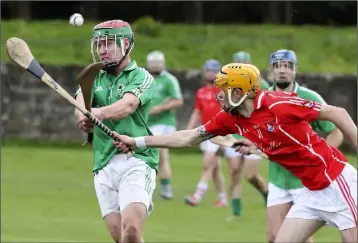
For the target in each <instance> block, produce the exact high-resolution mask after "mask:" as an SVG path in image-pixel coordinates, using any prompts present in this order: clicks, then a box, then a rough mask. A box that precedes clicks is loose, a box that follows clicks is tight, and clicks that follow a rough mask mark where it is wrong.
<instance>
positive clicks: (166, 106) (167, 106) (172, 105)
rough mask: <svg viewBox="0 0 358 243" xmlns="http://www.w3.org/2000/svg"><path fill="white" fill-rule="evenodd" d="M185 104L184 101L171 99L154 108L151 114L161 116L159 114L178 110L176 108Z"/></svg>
mask: <svg viewBox="0 0 358 243" xmlns="http://www.w3.org/2000/svg"><path fill="white" fill-rule="evenodd" d="M183 103H184V101H183V99H170V100H169V101H167V102H163V103H162V104H160V105H157V106H155V107H153V108H152V109H151V111H150V113H149V114H151V115H154V114H159V113H162V112H165V111H169V110H172V109H176V108H179V107H180V106H182V105H183Z"/></svg>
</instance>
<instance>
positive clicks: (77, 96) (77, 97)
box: [75, 92, 85, 120]
mask: <svg viewBox="0 0 358 243" xmlns="http://www.w3.org/2000/svg"><path fill="white" fill-rule="evenodd" d="M76 100H77V101H78V102H80V103H81V104H83V106H84V105H85V102H84V100H83V94H82V92H79V93H78V94H77V95H76ZM83 116H84V115H83V114H82V112H81V111H79V110H78V109H76V108H75V117H76V118H77V119H78V120H79V119H80V118H82V117H83Z"/></svg>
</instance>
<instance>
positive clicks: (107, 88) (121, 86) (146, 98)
mask: <svg viewBox="0 0 358 243" xmlns="http://www.w3.org/2000/svg"><path fill="white" fill-rule="evenodd" d="M154 82H155V81H154V79H153V77H152V75H150V74H149V72H148V71H147V70H145V69H144V68H141V67H138V66H137V64H136V62H135V61H131V62H130V63H129V64H128V65H127V66H126V67H125V68H124V70H123V71H122V72H121V73H120V74H119V75H118V76H113V75H110V74H108V73H107V72H105V71H100V73H99V74H98V75H97V77H96V79H95V80H94V83H93V89H92V98H93V101H92V107H94V108H99V107H103V106H108V105H111V104H113V103H115V102H116V101H118V100H120V99H122V97H123V95H124V94H125V93H132V94H134V95H135V96H137V97H138V98H139V100H140V104H139V106H138V108H137V109H136V110H135V112H134V113H133V114H131V115H130V116H128V117H126V118H123V119H118V120H104V121H103V123H104V124H105V125H106V126H107V127H108V128H109V129H111V130H112V131H116V132H118V133H120V134H123V135H128V136H131V137H137V136H148V135H152V133H151V132H150V130H149V128H148V126H147V120H148V114H149V110H150V108H151V100H152V98H153V94H154ZM78 92H79V91H78ZM93 135H94V136H93V143H92V145H93V163H94V165H93V171H94V172H96V171H98V170H100V169H102V168H103V167H104V166H106V164H107V163H108V162H109V161H110V159H111V158H112V157H113V156H114V155H115V154H119V153H122V152H121V151H120V150H119V149H117V148H116V147H115V146H114V144H113V140H112V138H110V137H109V136H108V135H107V134H106V133H104V132H103V131H102V130H101V129H100V128H98V127H95V128H94V131H93ZM133 152H134V156H135V157H137V158H138V159H141V160H143V161H144V162H146V163H147V164H148V165H149V166H150V167H151V168H153V169H155V170H157V169H158V164H159V152H158V149H152V148H145V149H136V150H134V151H133Z"/></svg>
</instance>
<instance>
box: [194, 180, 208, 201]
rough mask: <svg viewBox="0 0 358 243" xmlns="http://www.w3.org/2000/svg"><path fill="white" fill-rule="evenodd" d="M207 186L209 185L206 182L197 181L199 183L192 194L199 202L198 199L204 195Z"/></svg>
mask: <svg viewBox="0 0 358 243" xmlns="http://www.w3.org/2000/svg"><path fill="white" fill-rule="evenodd" d="M208 187H209V186H208V184H207V183H206V182H199V184H198V185H197V187H196V191H195V194H194V197H195V199H196V200H198V201H199V202H200V200H201V199H202V197H203V196H204V194H205V192H206V191H207V190H208Z"/></svg>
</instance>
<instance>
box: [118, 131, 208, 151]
mask: <svg viewBox="0 0 358 243" xmlns="http://www.w3.org/2000/svg"><path fill="white" fill-rule="evenodd" d="M115 135H116V136H117V137H118V139H119V140H120V142H115V141H114V144H115V145H116V147H117V148H119V149H121V150H123V151H124V152H125V151H127V150H128V149H129V148H130V149H136V148H184V147H191V146H193V145H195V144H198V143H201V142H203V141H205V140H208V139H211V138H213V137H215V135H213V134H210V133H208V132H207V131H206V130H205V128H204V126H200V127H197V128H195V129H192V130H181V131H177V132H173V133H171V134H168V135H162V136H146V137H136V138H132V137H128V136H125V135H119V134H118V133H116V134H115ZM128 147H129V148H128Z"/></svg>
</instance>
